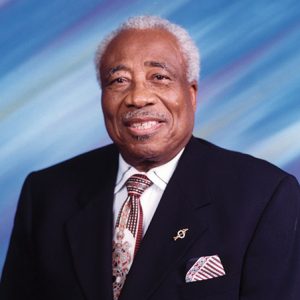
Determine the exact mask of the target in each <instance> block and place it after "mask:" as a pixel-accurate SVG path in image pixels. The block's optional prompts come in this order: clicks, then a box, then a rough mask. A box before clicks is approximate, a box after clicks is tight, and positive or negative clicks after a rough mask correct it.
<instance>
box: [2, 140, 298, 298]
mask: <svg viewBox="0 0 300 300" xmlns="http://www.w3.org/2000/svg"><path fill="white" fill-rule="evenodd" d="M117 167H118V151H117V149H116V147H115V146H113V145H110V146H106V147H104V148H102V149H99V150H95V151H92V152H89V153H87V154H83V155H81V156H79V157H76V158H74V159H71V160H69V161H66V162H63V163H61V164H58V165H56V166H54V167H50V168H48V169H45V170H42V171H39V172H35V173H32V174H31V175H30V176H29V177H28V178H27V179H26V182H25V184H24V187H23V190H22V195H21V199H20V202H19V206H18V209H17V214H16V218H15V225H14V229H13V234H12V238H11V243H10V247H9V251H8V255H7V260H6V263H5V267H4V271H3V278H2V283H1V292H0V293H1V294H0V295H1V296H0V298H1V300H12V299H13V300H19V299H22V300H25V299H26V300H27V299H28V300H44V299H51V300H60V299H61V300H84V299H85V300H111V299H112V288H111V286H112V271H111V251H112V247H111V244H112V203H113V191H114V185H115V180H116V174H117ZM299 205H300V192H299V185H298V183H297V181H296V180H295V179H294V178H293V177H292V176H290V175H288V174H287V173H285V172H283V171H281V170H280V169H278V168H276V167H274V166H272V165H271V164H269V163H267V162H265V161H262V160H258V159H255V158H253V157H250V156H247V155H244V154H240V153H235V152H231V151H226V150H224V149H221V148H218V147H216V146H214V145H212V144H210V143H208V142H205V141H203V140H200V139H196V138H192V139H191V141H190V142H189V144H188V145H187V147H186V149H185V151H184V153H183V155H182V157H181V158H180V161H179V163H178V166H177V168H176V170H175V172H174V174H173V176H172V178H171V179H170V182H169V183H168V185H167V188H166V190H165V192H164V194H163V196H162V199H161V201H160V204H159V206H158V208H157V211H156V213H155V215H154V217H153V219H152V222H151V224H150V226H149V228H148V231H147V233H146V235H145V237H144V239H143V241H142V244H141V247H140V249H139V252H138V253H137V256H136V258H135V260H134V263H133V265H132V268H131V270H130V272H129V274H128V277H127V280H126V283H125V286H124V288H123V291H122V294H121V297H120V300H144V299H145V300H146V299H149V300H168V299H170V300H179V299H190V300H192V299H199V300H200V299H201V300H204V299H211V300H212V299H214V300H217V299H223V300H225V299H228V300H235V299H243V300H250V299H251V300H260V299H262V300H276V299H280V300H283V299H284V300H292V299H294V300H299V299H300V259H299V257H300V233H299V224H298V223H297V220H298V218H299ZM182 228H188V229H189V230H188V231H187V233H186V237H185V238H184V239H177V240H176V241H174V239H173V237H174V236H175V235H176V233H177V231H178V230H179V229H182ZM208 255H219V257H220V258H221V261H222V263H223V265H224V268H225V271H226V275H225V276H223V277H219V278H215V279H210V280H205V281H199V282H193V283H185V274H186V272H187V265H189V261H190V260H191V259H194V260H195V259H196V258H198V257H201V256H208Z"/></svg>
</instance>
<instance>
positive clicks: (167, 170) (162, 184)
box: [113, 149, 184, 236]
mask: <svg viewBox="0 0 300 300" xmlns="http://www.w3.org/2000/svg"><path fill="white" fill-rule="evenodd" d="M183 150H184V149H182V150H181V151H180V152H179V153H178V154H177V155H176V156H175V157H174V158H173V159H172V160H170V161H169V162H167V163H166V164H164V165H161V166H159V167H156V168H153V169H151V170H149V171H148V172H146V173H145V172H139V171H138V170H137V169H135V168H134V167H133V166H130V165H129V164H127V163H126V162H125V160H124V159H123V157H122V156H121V155H119V169H118V175H117V181H116V186H115V191H114V203H113V216H114V228H115V225H116V221H117V217H118V215H119V212H120V209H121V207H122V204H123V202H124V201H125V200H126V198H127V196H128V193H127V189H126V186H125V182H126V181H127V179H128V178H129V177H130V176H132V175H133V174H137V173H139V174H145V175H146V176H147V177H148V178H149V179H150V180H151V181H152V182H153V184H152V185H151V186H150V187H149V188H148V189H146V190H145V192H144V193H143V194H142V196H141V206H142V209H143V236H144V234H145V232H146V231H147V229H148V227H149V224H150V222H151V220H152V217H153V215H154V213H155V211H156V208H157V206H158V204H159V201H160V199H161V196H162V194H163V192H164V190H165V188H166V186H167V184H168V182H169V180H170V178H171V176H172V175H173V172H174V170H175V168H176V166H177V163H178V160H179V158H180V156H181V154H182V152H183Z"/></svg>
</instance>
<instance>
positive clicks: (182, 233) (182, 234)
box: [173, 228, 189, 241]
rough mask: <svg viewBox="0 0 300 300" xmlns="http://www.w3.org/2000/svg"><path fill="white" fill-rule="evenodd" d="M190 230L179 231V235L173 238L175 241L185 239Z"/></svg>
mask: <svg viewBox="0 0 300 300" xmlns="http://www.w3.org/2000/svg"><path fill="white" fill-rule="evenodd" d="M188 230H189V229H188V228H185V229H180V230H178V231H177V235H176V236H174V237H173V239H174V241H176V240H177V239H184V238H185V233H186V232H187V231H188Z"/></svg>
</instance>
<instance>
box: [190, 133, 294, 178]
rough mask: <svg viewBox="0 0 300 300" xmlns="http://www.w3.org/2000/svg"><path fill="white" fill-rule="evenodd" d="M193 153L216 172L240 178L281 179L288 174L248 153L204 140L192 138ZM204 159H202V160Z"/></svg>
mask: <svg viewBox="0 0 300 300" xmlns="http://www.w3.org/2000/svg"><path fill="white" fill-rule="evenodd" d="M193 148H194V153H195V152H198V153H199V155H200V153H202V155H204V156H205V163H206V164H207V167H208V169H209V170H210V171H211V172H212V173H214V174H216V173H220V174H228V175H232V176H235V177H236V176H239V177H240V178H251V179H253V180H254V179H255V178H257V179H259V178H260V179H264V180H267V179H269V180H275V181H278V180H281V179H282V178H284V177H286V176H288V175H289V174H288V173H287V172H285V171H284V170H282V169H281V168H279V167H277V166H275V165H274V164H272V163H270V162H268V161H266V160H264V159H261V158H257V157H254V156H252V155H250V154H246V153H241V152H238V151H233V150H228V149H225V148H222V147H219V146H217V145H215V144H213V143H210V142H208V141H206V140H203V139H199V138H194V139H193ZM203 161H204V160H202V162H203Z"/></svg>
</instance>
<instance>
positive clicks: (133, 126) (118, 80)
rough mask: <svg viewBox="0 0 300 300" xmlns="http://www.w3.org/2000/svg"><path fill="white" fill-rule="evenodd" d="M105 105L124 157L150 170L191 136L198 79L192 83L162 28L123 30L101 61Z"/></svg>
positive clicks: (113, 136) (110, 128) (111, 131)
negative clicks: (188, 79)
mask: <svg viewBox="0 0 300 300" xmlns="http://www.w3.org/2000/svg"><path fill="white" fill-rule="evenodd" d="M100 72H101V80H102V82H101V83H102V109H103V113H104V119H105V124H106V128H107V131H108V133H109V135H110V137H111V139H112V140H113V141H114V143H115V144H116V145H117V146H118V148H119V150H120V152H121V154H122V156H123V158H124V159H125V160H126V161H127V162H128V163H129V164H131V165H133V166H134V167H135V168H136V169H138V170H140V171H147V170H149V169H151V168H153V167H156V166H159V165H162V164H164V163H166V162H168V161H170V160H171V159H172V158H173V157H174V156H176V154H177V153H178V152H179V151H180V150H181V149H182V148H183V147H184V146H185V145H186V144H187V142H188V141H189V139H190V137H191V134H192V130H193V126H194V115H195V110H196V94H197V83H196V82H192V83H189V82H188V81H187V76H186V64H185V60H184V58H183V56H182V54H181V52H180V50H179V48H178V46H177V41H176V39H175V38H174V37H173V36H172V35H171V34H170V33H168V32H167V31H165V30H161V29H151V30H150V29H147V30H125V31H122V32H121V33H120V34H119V35H118V36H117V37H116V38H114V39H113V40H112V42H111V43H110V44H109V45H108V48H107V50H106V51H105V53H104V56H103V58H102V61H101V69H100Z"/></svg>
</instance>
